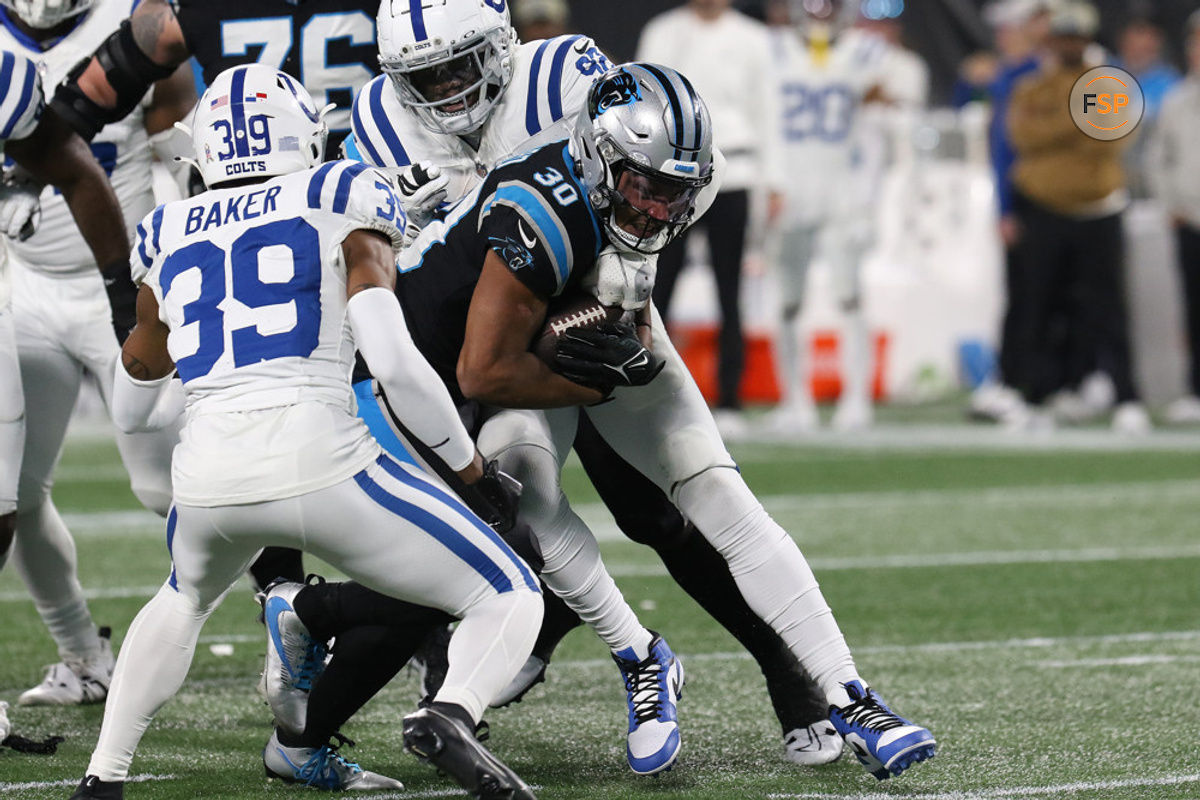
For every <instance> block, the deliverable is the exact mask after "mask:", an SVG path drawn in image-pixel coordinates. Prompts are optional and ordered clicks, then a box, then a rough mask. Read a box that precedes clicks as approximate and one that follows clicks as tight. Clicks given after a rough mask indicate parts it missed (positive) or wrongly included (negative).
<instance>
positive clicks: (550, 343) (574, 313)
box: [529, 292, 623, 364]
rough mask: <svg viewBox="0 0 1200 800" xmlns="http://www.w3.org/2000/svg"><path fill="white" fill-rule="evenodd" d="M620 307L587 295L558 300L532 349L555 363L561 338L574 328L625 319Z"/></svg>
mask: <svg viewBox="0 0 1200 800" xmlns="http://www.w3.org/2000/svg"><path fill="white" fill-rule="evenodd" d="M622 313H623V312H622V311H621V309H620V307H617V306H606V305H604V304H602V303H601V302H600V301H599V300H597V299H596V298H595V297H593V296H592V295H590V294H588V293H586V292H576V293H573V294H571V295H569V296H563V297H559V298H556V299H555V300H554V301H552V302H551V303H550V307H549V308H548V309H546V322H545V324H544V325H543V326H542V330H541V331H540V332H539V333H538V335H537V336H535V337H534V339H533V344H532V345H531V346H530V348H529V349H530V350H532V351H533V353H534V354H535V355H536V356H537V357H538V358H540V359H541V360H542V361H545V362H546V363H547V364H552V363H554V351H555V348H556V347H557V346H558V339H559V337H560V336H562V335H563V334H564V333H566V332H567V331H569V330H571V329H572V328H595V327H596V326H597V325H601V324H603V323H605V322H616V321H618V320H619V319H621V314H622Z"/></svg>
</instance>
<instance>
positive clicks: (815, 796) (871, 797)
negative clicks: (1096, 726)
mask: <svg viewBox="0 0 1200 800" xmlns="http://www.w3.org/2000/svg"><path fill="white" fill-rule="evenodd" d="M1188 783H1200V774H1191V775H1166V776H1163V777H1161V778H1129V779H1126V780H1116V781H1087V782H1079V783H1061V784H1058V785H1056V786H1012V787H1007V788H1001V787H996V788H993V789H979V790H977V791H954V792H913V793H911V794H910V793H907V792H906V793H905V794H904V797H905V800H975V799H976V798H1006V797H1044V796H1050V797H1061V796H1063V795H1071V794H1078V793H1079V792H1100V791H1107V790H1111V789H1132V788H1135V787H1138V786H1179V785H1182V784H1188ZM767 797H769V798H771V799H772V800H896V798H897V795H895V794H891V793H885V792H857V793H855V794H841V793H829V792H801V793H797V794H790V793H789V794H769V795H767Z"/></svg>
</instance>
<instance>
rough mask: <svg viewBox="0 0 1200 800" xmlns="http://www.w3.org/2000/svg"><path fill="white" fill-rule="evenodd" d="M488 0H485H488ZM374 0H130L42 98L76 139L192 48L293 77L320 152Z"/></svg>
mask: <svg viewBox="0 0 1200 800" xmlns="http://www.w3.org/2000/svg"><path fill="white" fill-rule="evenodd" d="M493 1H494V0H493ZM378 8H379V2H378V0H304V2H302V3H296V2H279V0H140V2H138V3H135V7H134V9H133V12H132V14H131V15H130V17H129V19H128V20H126V21H125V22H124V23H122V25H121V28H120V30H118V31H117V32H116V33H114V34H112V35H111V36H110V37H109V38H108V39H106V40H105V41H104V43H103V44H101V45H100V46H99V47H98V48H97V49H96V52H95V53H93V54H92V55H91V56H90V57H85V58H84V60H83V61H81V62H80V63H79V64H77V65H76V66H75V68H74V69H73V70H71V73H70V75H69V76H68V79H67V80H66V81H65V82H64V83H62V84H61V85H60V86H59V87H58V89H57V91H56V92H55V94H54V99H53V100H52V101H51V105H52V106H53V107H54V108H55V109H56V110H57V111H58V112H59V113H60V114H61V115H62V117H63V118H64V119H66V120H67V121H68V122H69V123H70V124H71V126H72V127H74V128H75V130H76V131H78V132H79V134H80V135H81V136H83V137H84V138H85V139H91V138H92V137H93V136H94V135H95V134H96V132H97V131H99V130H100V128H102V127H103V126H104V125H105V124H108V123H111V122H115V121H117V120H121V119H124V117H125V116H126V115H127V114H129V113H130V111H132V110H133V109H134V107H136V106H137V104H138V103H139V102H140V101H141V99H142V97H143V96H144V95H145V93H146V90H148V89H149V88H150V86H151V84H153V83H154V82H155V81H158V80H161V79H163V78H166V77H168V76H169V75H171V74H172V73H173V72H174V71H175V70H176V68H178V67H179V66H180V65H182V64H184V63H185V62H187V60H188V58H189V57H194V58H195V59H196V62H197V63H198V64H199V65H200V67H201V68H202V69H203V73H204V80H205V81H206V82H211V81H212V80H213V79H214V78H215V77H216V76H217V74H218V73H220V72H221V71H222V70H224V69H227V68H229V67H232V66H234V65H236V64H249V63H253V62H254V61H256V60H257V61H260V62H262V63H267V64H270V65H271V66H273V67H278V68H279V69H281V70H282V71H283V72H285V73H287V74H289V75H291V76H292V77H293V78H296V79H297V80H302V81H304V82H305V88H306V89H307V90H308V91H309V93H310V94H311V95H312V96H313V97H314V98H316V99H317V102H318V103H319V104H320V105H321V106H322V107H324V106H325V105H326V103H333V104H334V105H335V108H334V110H333V111H332V112H330V114H329V124H330V128H331V130H330V135H329V140H328V144H327V145H326V148H327V152H326V155H333V154H336V153H337V152H338V146H339V145H340V143H341V141H342V139H343V138H344V137H345V136H346V135H347V134H348V133H349V129H350V106H351V103H352V101H353V98H354V94H355V93H356V92H357V91H358V90H359V89H361V88H362V87H363V86H364V85H365V84H366V83H367V81H369V80H371V78H373V77H374V76H375V75H377V74H378V72H379V69H378V67H379V63H378V61H377V60H376V58H375V55H376V51H375V12H376V11H377V10H378ZM251 574H252V575H253V577H254V580H255V583H256V584H257V585H258V586H259V587H263V586H266V585H267V584H268V583H269V582H271V581H272V580H274V579H275V578H276V577H277V576H286V577H290V578H292V579H293V580H303V579H304V566H303V564H302V563H301V559H300V553H299V552H298V551H294V550H291V551H287V550H280V549H279V548H273V547H269V548H267V549H266V550H265V551H264V554H263V556H262V557H260V558H259V560H258V561H256V562H255V563H254V565H253V566H252V567H251Z"/></svg>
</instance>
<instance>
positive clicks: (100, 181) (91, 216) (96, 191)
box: [5, 109, 137, 339]
mask: <svg viewBox="0 0 1200 800" xmlns="http://www.w3.org/2000/svg"><path fill="white" fill-rule="evenodd" d="M5 152H6V153H7V154H8V155H10V156H12V158H13V160H15V161H16V162H17V163H18V164H20V165H21V166H22V167H24V168H25V169H26V170H27V171H28V172H29V173H30V174H31V175H32V176H33V177H34V178H35V179H36V180H38V181H41V182H42V183H50V184H53V185H55V186H57V187H58V188H59V189H60V190H61V191H62V194H63V198H64V199H65V200H66V201H67V206H68V207H70V209H71V215H72V216H74V217H75V224H76V225H77V226H79V232H80V233H81V234H83V238H84V241H86V242H87V244H88V247H89V248H90V249H91V251H92V256H93V257H94V258H95V259H96V264H97V265H98V266H99V267H100V273H101V275H103V276H104V286H105V289H106V290H107V292H108V301H109V305H110V306H111V307H112V312H113V327H114V328H115V329H116V330H117V335H118V337H120V338H122V339H123V338H124V337H123V333H124V332H127V331H128V330H129V329H130V328H131V327H132V326H133V322H134V303H135V301H136V296H137V288H136V287H135V286H134V285H133V281H132V280H131V278H130V276H129V239H128V237H127V236H126V235H125V218H124V217H123V216H122V214H121V206H120V204H119V203H118V202H117V196H116V195H115V194H113V190H112V186H110V185H109V183H108V178H107V177H106V176H105V174H104V170H102V169H101V168H100V165H99V164H98V163H96V159H95V157H93V156H92V151H91V150H90V149H89V148H88V146H87V143H86V142H84V141H83V139H81V138H79V136H78V135H76V134H75V132H74V131H72V130H71V128H70V127H69V126H68V125H67V124H66V123H65V122H63V120H62V119H60V118H59V117H58V115H56V114H55V113H54V112H53V110H51V109H46V111H45V113H44V114H43V115H42V119H41V122H39V123H38V127H37V129H36V130H35V131H34V132H33V134H32V135H31V136H29V137H28V138H26V139H19V140H13V141H10V142H8V143H7V145H6V147H5Z"/></svg>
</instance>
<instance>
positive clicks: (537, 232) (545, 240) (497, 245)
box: [479, 186, 573, 300]
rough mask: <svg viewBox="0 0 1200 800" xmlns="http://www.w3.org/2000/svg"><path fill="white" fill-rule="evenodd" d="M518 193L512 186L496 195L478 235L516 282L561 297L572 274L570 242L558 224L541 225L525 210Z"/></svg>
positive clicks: (546, 295)
mask: <svg viewBox="0 0 1200 800" xmlns="http://www.w3.org/2000/svg"><path fill="white" fill-rule="evenodd" d="M517 190H518V187H515V186H509V187H504V188H502V189H501V190H500V191H499V192H497V193H496V197H495V198H494V199H493V201H492V204H491V206H490V207H489V208H488V210H487V211H486V212H485V213H486V216H484V218H483V220H482V221H481V223H480V229H479V233H480V236H482V237H483V238H484V239H485V240H486V241H487V246H488V247H489V248H490V249H491V250H492V251H493V252H495V253H496V255H498V256H500V260H501V261H503V262H504V264H505V266H507V267H508V268H509V270H511V271H512V273H513V275H515V276H516V278H517V280H519V281H521V283H523V284H525V285H526V286H528V287H529V289H530V291H532V292H533V293H534V294H536V295H537V296H538V297H541V298H542V299H544V300H549V299H550V298H552V297H556V296H558V294H559V293H560V292H561V291H562V289H563V286H564V285H565V284H566V282H567V277H568V275H570V272H571V267H572V265H573V259H572V256H571V254H572V250H571V243H570V242H569V241H565V240H564V239H563V236H562V232H561V230H560V229H559V227H558V225H555V224H553V223H552V222H551V223H549V224H539V220H538V219H535V218H534V215H532V214H530V212H529V211H528V210H527V208H526V207H525V204H526V202H527V201H525V200H523V199H522V198H520V197H518V196H517V195H516V192H517ZM506 192H507V194H505V193H506ZM502 194H503V196H501V195H502ZM533 207H535V208H540V206H536V205H535V206H533ZM542 222H543V223H544V222H545V220H542Z"/></svg>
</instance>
